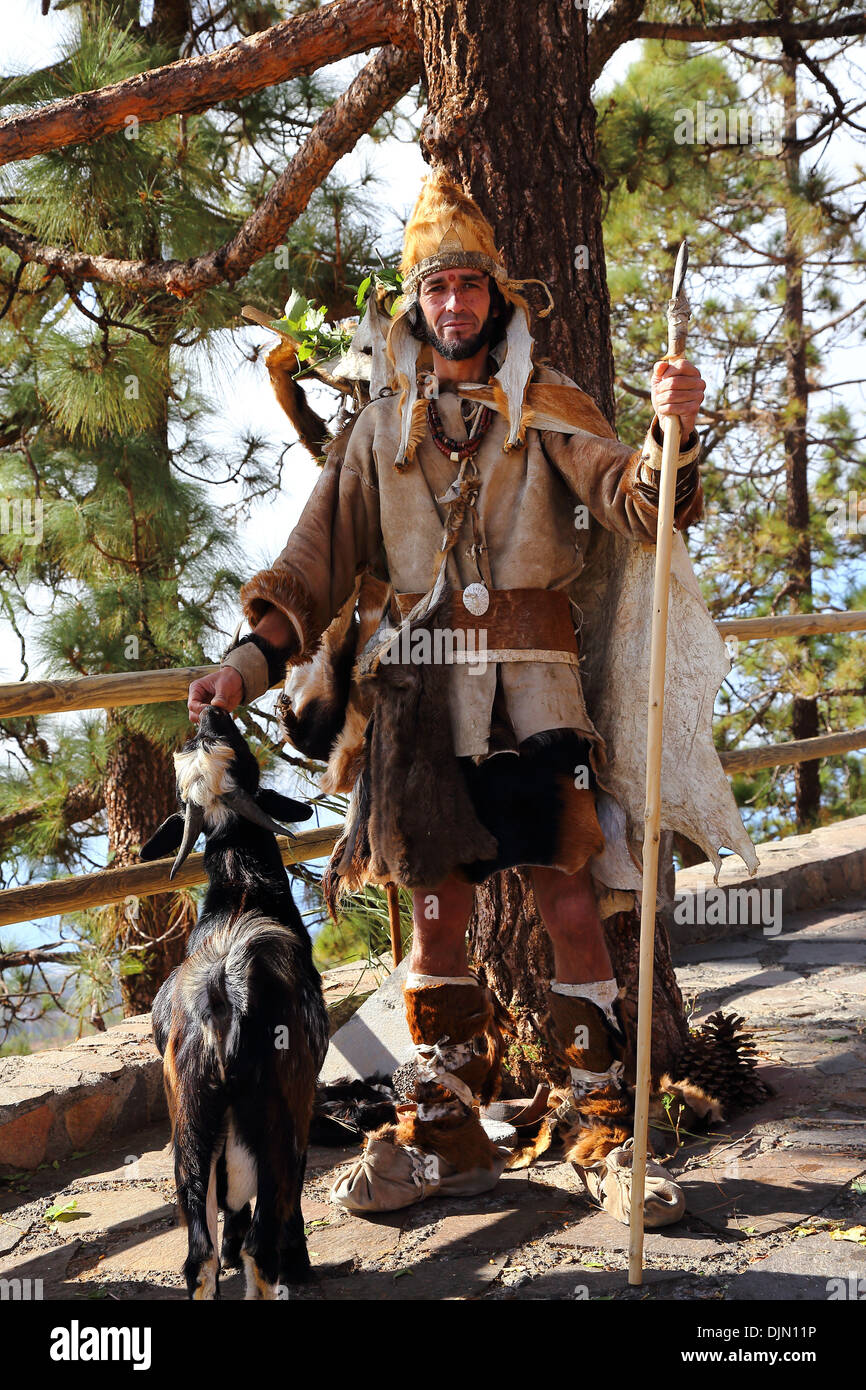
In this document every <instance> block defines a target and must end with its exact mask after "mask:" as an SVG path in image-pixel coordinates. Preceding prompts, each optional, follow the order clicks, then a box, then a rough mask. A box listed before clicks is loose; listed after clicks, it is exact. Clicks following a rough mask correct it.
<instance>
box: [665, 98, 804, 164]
mask: <svg viewBox="0 0 866 1390" xmlns="http://www.w3.org/2000/svg"><path fill="white" fill-rule="evenodd" d="M674 121H675V122H676V125H675V127H674V140H675V142H676V143H677V144H678V145H712V146H721V145H764V146H765V147H766V149H767V151H768V152H769V151H770V150H771V149H778V148H780V146H781V143H782V133H783V127H782V123H781V120H780V118H779V117H777V116H775V115H771V114H770V113H768V112H767V111H765V110H763V109H762V108H761V107H760V106H755V105H745V106H708V105H707V103H706V102H705V101H698V102H695V105H694V106H693V107H692V106H680V107H678V108H677V110H676V111H675V112H674Z"/></svg>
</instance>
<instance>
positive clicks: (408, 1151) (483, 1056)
mask: <svg viewBox="0 0 866 1390" xmlns="http://www.w3.org/2000/svg"><path fill="white" fill-rule="evenodd" d="M404 999H405V1003H406V1017H407V1022H408V1025H409V1032H410V1034H411V1036H412V1040H413V1042H414V1043H415V1051H416V1070H417V1074H418V1081H417V1083H416V1086H415V1090H414V1095H413V1099H412V1102H411V1103H410V1104H409V1105H407V1106H405V1107H404V1108H403V1110H402V1113H401V1115H400V1118H399V1120H398V1122H397V1124H395V1125H394V1124H392V1125H385V1126H383V1127H382V1128H381V1129H379V1130H377V1131H376V1132H375V1133H374V1134H372V1135H371V1136H370V1138H369V1139H368V1140H367V1145H366V1148H365V1150H364V1153H363V1155H362V1157H361V1160H360V1161H359V1162H358V1163H355V1164H354V1165H353V1166H352V1168H351V1170H350V1171H349V1172H348V1173H347V1174H345V1175H344V1176H343V1177H342V1178H341V1179H340V1180H339V1182H338V1183H337V1184H336V1186H335V1187H334V1189H333V1190H332V1192H331V1200H332V1201H334V1202H337V1203H339V1204H340V1205H341V1206H344V1207H347V1208H348V1209H349V1210H350V1211H354V1212H359V1213H365V1212H369V1213H373V1212H377V1211H394V1210H396V1209H397V1208H399V1207H405V1206H410V1205H412V1204H413V1203H414V1202H421V1201H423V1200H424V1198H425V1197H429V1196H436V1195H439V1196H443V1197H458V1196H474V1195H475V1194H477V1193H480V1192H487V1191H489V1189H490V1188H492V1187H494V1186H495V1185H496V1183H497V1182H498V1181H499V1178H500V1175H501V1173H502V1171H503V1169H504V1167H505V1165H506V1161H507V1158H508V1152H507V1150H505V1149H501V1148H499V1147H498V1146H497V1145H496V1144H494V1143H492V1142H491V1140H490V1139H489V1138H488V1137H487V1134H486V1133H485V1131H484V1129H483V1127H482V1125H481V1121H480V1120H479V1118H478V1113H477V1106H478V1103H479V1102H480V1101H482V1100H483V1101H484V1102H485V1103H486V1101H487V1100H490V1099H492V1098H493V1096H494V1095H495V1094H496V1091H497V1090H498V1085H499V1065H500V1061H501V1058H502V1036H501V1034H500V1032H499V1029H498V1028H497V1026H496V1024H495V1022H494V1011H493V1003H492V998H491V996H490V993H489V991H488V990H486V989H484V988H483V987H482V986H481V985H479V984H478V982H477V981H476V980H475V979H472V978H469V977H466V978H460V979H442V978H439V977H436V976H428V975H422V976H419V975H412V974H410V975H409V976H408V977H407V981H406V988H405V990H404Z"/></svg>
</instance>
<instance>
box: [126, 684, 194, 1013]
mask: <svg viewBox="0 0 866 1390" xmlns="http://www.w3.org/2000/svg"><path fill="white" fill-rule="evenodd" d="M106 718H107V723H108V727H109V730H110V731H112V732H113V733H114V741H113V746H112V748H111V753H110V755H109V759H108V764H107V767H106V773H105V809H106V812H107V815H108V848H109V853H110V855H111V867H112V868H116V869H122V868H125V867H126V866H127V865H130V864H137V863H138V851H139V849H140V848H141V846H142V844H144V842H145V840H147V839H149V837H150V836H151V835H152V834H153V832H154V830H156V828H157V826H158V825H159V824H160V823H161V822H162V821H164V820H165V818H166V816H170V815H171V814H172V812H173V811H174V810H176V809H177V803H176V799H175V775H174V764H173V762H172V757H171V754H170V753H169V752H167V751H166V750H164V749H161V748H158V747H156V745H154V744H153V743H151V742H150V741H149V740H148V739H146V738H144V737H143V736H142V735H141V734H137V733H131V732H129V731H127V730H126V728H125V726H124V724H123V720H122V716H120V715H118V714H117V713H115V712H114V711H111V710H110V711H109V712H108V714H107V716H106ZM182 904H183V899H180V898H178V896H177V894H175V893H159V894H156V895H155V896H154V897H151V898H126V899H125V901H124V902H123V903H119V904H118V905H117V906H116V907H114V908H112V909H111V914H112V920H113V929H114V935H115V938H116V940H117V941H118V944H120V945H121V946H123V947H125V948H130V949H132V948H135V949H134V958H135V959H136V960H137V961H140V962H141V964H142V969H141V970H140V971H139V972H138V973H137V974H131V975H123V976H122V977H121V994H122V998H123V1011H124V1013H125V1014H127V1015H129V1014H139V1013H146V1012H147V1010H148V1009H149V1008H150V1006H151V1004H152V1003H153V998H154V995H155V994H156V991H157V990H158V989H159V986H160V985H161V984H162V982H163V980H165V979H166V977H167V976H168V975H169V973H170V972H171V971H172V970H173V969H174V967H175V966H176V965H177V964H178V963H179V962H180V960H181V959H182V957H183V951H184V946H185V944H186V938H187V934H188V931H189V928H190V927H191V925H192V921H193V920H194V917H192V918H191V917H190V914H189V913H188V912H186V911H185V910H184V907H183V905H182Z"/></svg>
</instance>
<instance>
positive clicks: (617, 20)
mask: <svg viewBox="0 0 866 1390" xmlns="http://www.w3.org/2000/svg"><path fill="white" fill-rule="evenodd" d="M645 6H646V0H614V2H613V4H612V5H611V7H610V9H609V10H605V12H604V14H603V15H599V17H598V19H597V20H596V21H595V23H594V24H593V25H591V27H590V31H589V58H588V69H589V80H590V83H593V82H596V81H597V80H598V78H599V77H600V75H601V71H602V68H603V67H604V65H605V63H606V62H607V60H608V58H610V57H611V56H612V55H613V54H614V53H615V52H616V50H617V49H618V48H619V47H620V46H621V45H622V44H624V43H626V42H627V40H628V38H630V37H631V29H632V28H633V26H634V24H635V23H636V21H637V20H638V19H639V18H640V16H641V15H642V14H643V12H644V8H645Z"/></svg>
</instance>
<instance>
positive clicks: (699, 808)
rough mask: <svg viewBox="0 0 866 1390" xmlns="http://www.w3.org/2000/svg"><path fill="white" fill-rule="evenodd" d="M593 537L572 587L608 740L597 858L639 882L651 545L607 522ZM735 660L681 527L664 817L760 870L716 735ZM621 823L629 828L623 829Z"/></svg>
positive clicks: (625, 884)
mask: <svg viewBox="0 0 866 1390" xmlns="http://www.w3.org/2000/svg"><path fill="white" fill-rule="evenodd" d="M594 539H595V544H594V545H592V546H591V547H590V549H589V552H588V554H587V562H586V565H585V568H584V570H583V571H582V573H581V574H580V576H579V577H578V579H577V580H575V582H574V583H573V585H572V586H571V590H570V597H571V599H572V601H573V603H574V605H575V609H576V611H577V612H578V613H579V614H580V615H581V617H582V623H581V625H580V628H579V636H580V645H581V653H582V659H581V678H582V680H583V689H584V695H585V698H586V704H587V708H588V710H589V711H590V715H591V717H592V720H593V722H594V724H595V728H596V729H597V731H598V733H599V734H600V735H601V736H602V738H603V740H604V746H605V766H604V769H603V772H602V776H601V780H602V781H603V783H604V786H605V788H606V789H607V792H609V793H610V795H609V796H606V795H605V794H604V793H602V794H601V795H600V797H599V802H600V805H599V820H600V822H601V826H602V829H603V830H604V831H605V835H606V838H607V842H608V844H607V848H606V849H605V851H604V853H603V854H602V855H601V856H600V857H599V858H598V859H597V860H594V861H593V863H592V865H591V868H592V872H593V874H594V876H595V877H596V878H597V879H599V880H600V881H601V882H602V883H605V884H607V885H608V886H609V887H611V888H621V889H629V888H631V889H634V890H637V891H639V889H640V886H641V881H640V871H639V869H638V867H637V865H638V864H639V863H640V853H641V847H642V844H643V825H644V786H645V779H646V735H647V695H646V692H647V691H648V689H649V663H650V630H651V617H652V605H653V583H654V575H655V548H654V547H652V546H643V545H640V544H637V543H636V542H634V541H631V540H627V539H626V538H625V537H623V536H619V535H617V534H616V533H614V532H611V531H603V530H602V529H601V528H600V527H599V528H597V533H596V536H595V538H594ZM730 669H731V662H730V659H729V657H728V654H727V651H726V650H725V644H724V642H723V641H722V639H721V637H720V636H719V633H718V629H717V628H716V625H715V623H714V622H713V620H712V618H711V617H710V614H709V611H708V609H707V607H706V604H705V603H704V600H703V597H702V595H701V591H700V587H699V584H698V580H697V576H696V575H695V572H694V570H693V568H692V564H691V561H690V559H689V554H688V551H687V550H686V546H685V542H684V540H683V538H682V536H681V535H679V534H677V535H676V536H675V537H674V545H673V554H672V560H671V584H670V599H669V608H668V638H667V658H666V662H665V705H664V734H663V745H662V774H661V824H662V828H663V829H664V830H673V831H678V832H679V833H680V834H681V835H684V836H686V838H687V839H689V840H692V841H693V842H694V843H695V844H696V845H700V847H701V849H702V850H703V851H704V853H705V854H706V856H707V858H708V860H710V862H711V863H712V864H713V867H714V869H715V871H716V874H718V871H719V868H720V866H721V859H720V857H719V853H718V851H719V848H720V847H721V846H724V847H726V848H727V849H730V850H734V851H735V852H736V853H737V854H738V855H739V856H740V858H741V859H742V860H743V861H744V863H745V864H746V865H747V866H748V868H749V870H750V871H752V872H754V870H755V869H756V868H757V864H758V859H757V855H756V854H755V849H754V846H753V844H752V842H751V840H750V839H749V836H748V835H747V834H746V831H745V829H744V827H743V822H742V820H741V819H740V813H739V811H738V809H737V804H736V801H735V800H734V796H733V793H732V791H731V788H730V784H729V782H728V779H727V776H726V775H725V772H724V770H723V769H722V766H721V763H720V762H719V755H718V753H717V752H716V748H715V745H714V743H713V732H712V719H713V705H714V703H715V698H716V693H717V691H718V689H719V687H720V686H721V684H722V681H723V680H724V678H725V676H726V675H727V674H728V672H729V671H730ZM618 828H619V830H620V831H624V834H620V836H619V837H618V836H617V829H618ZM617 838H619V842H620V847H621V848H620V850H619V854H617V844H616V842H617ZM626 844H627V845H628V846H629V848H630V850H631V852H632V854H633V855H634V860H635V862H634V863H633V864H632V866H631V871H630V876H629V866H628V864H627V862H626V857H625V855H624V854H623V853H622V847H624V846H625V845H626Z"/></svg>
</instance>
